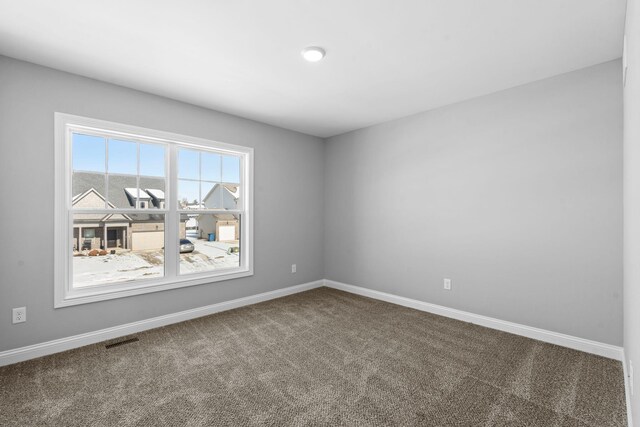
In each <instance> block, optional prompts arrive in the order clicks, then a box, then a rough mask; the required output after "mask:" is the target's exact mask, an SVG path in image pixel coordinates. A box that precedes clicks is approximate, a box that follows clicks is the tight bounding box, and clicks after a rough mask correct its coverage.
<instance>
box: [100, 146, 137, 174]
mask: <svg viewBox="0 0 640 427" xmlns="http://www.w3.org/2000/svg"><path fill="white" fill-rule="evenodd" d="M108 148H109V151H108V155H109V157H108V169H107V171H108V172H109V173H121V174H128V175H137V174H138V144H137V143H135V142H129V141H119V140H117V139H110V140H109V145H108Z"/></svg>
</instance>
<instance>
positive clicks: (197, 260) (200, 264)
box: [73, 238, 240, 287]
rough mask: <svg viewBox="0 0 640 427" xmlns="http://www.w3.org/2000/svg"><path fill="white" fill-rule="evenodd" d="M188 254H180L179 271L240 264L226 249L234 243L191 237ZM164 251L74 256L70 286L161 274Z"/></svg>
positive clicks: (208, 269) (202, 269)
mask: <svg viewBox="0 0 640 427" xmlns="http://www.w3.org/2000/svg"><path fill="white" fill-rule="evenodd" d="M190 240H191V242H193V244H194V246H195V250H194V251H193V252H191V253H186V254H180V273H181V274H189V273H201V272H203V271H211V270H217V269H219V268H232V267H238V266H239V265H240V257H239V256H238V254H237V253H235V254H227V250H228V249H229V248H231V247H235V246H237V245H238V244H237V243H223V242H209V241H206V240H197V239H193V238H192V239H190ZM163 252H164V251H162V250H155V251H123V252H119V253H118V254H114V255H111V254H109V255H103V256H74V257H73V286H74V287H86V286H94V285H104V284H110V283H119V282H127V281H131V280H138V279H151V278H158V277H163V276H164V253H163Z"/></svg>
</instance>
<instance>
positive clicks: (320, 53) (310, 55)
mask: <svg viewBox="0 0 640 427" xmlns="http://www.w3.org/2000/svg"><path fill="white" fill-rule="evenodd" d="M325 53H326V52H325V51H324V49H323V48H321V47H318V46H309V47H305V48H304V49H302V57H303V58H304V59H306V60H307V61H309V62H318V61H320V60H321V59H322V58H324V55H325Z"/></svg>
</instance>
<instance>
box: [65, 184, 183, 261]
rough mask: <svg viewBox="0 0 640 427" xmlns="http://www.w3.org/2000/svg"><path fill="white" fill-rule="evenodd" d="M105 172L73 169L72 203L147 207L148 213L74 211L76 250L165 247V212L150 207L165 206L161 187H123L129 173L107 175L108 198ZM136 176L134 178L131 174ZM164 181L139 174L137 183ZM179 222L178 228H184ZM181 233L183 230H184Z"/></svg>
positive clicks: (113, 206) (92, 207) (98, 206)
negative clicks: (105, 195)
mask: <svg viewBox="0 0 640 427" xmlns="http://www.w3.org/2000/svg"><path fill="white" fill-rule="evenodd" d="M104 179H105V178H104V175H100V174H95V173H88V172H76V173H74V176H73V191H74V192H75V193H76V194H75V195H74V196H73V198H72V205H73V206H74V207H77V208H82V209H96V208H104V206H105V203H106V204H107V206H108V207H109V208H112V209H123V208H124V209H126V208H137V209H148V210H150V211H151V212H150V213H149V214H144V215H140V214H135V215H133V214H129V215H127V214H108V215H104V214H91V213H81V214H75V215H74V220H73V224H74V225H73V247H74V249H75V250H77V251H82V250H91V249H128V250H134V251H137V250H150V249H162V248H164V234H165V233H164V215H162V214H157V213H153V211H152V210H153V209H164V191H163V190H160V189H157V188H145V189H136V188H135V187H123V186H122V185H123V184H124V183H126V182H131V181H132V178H131V177H124V176H113V175H112V176H110V177H109V184H110V189H109V192H108V194H109V201H108V202H107V201H106V199H105V197H104V195H103V194H101V193H100V192H99V191H98V190H96V187H98V188H100V189H101V190H102V191H103V192H104V187H105V183H104ZM133 180H135V178H133ZM145 184H146V185H158V186H160V185H164V180H162V179H151V178H141V179H140V185H145ZM185 226H186V225H185V223H184V221H182V222H181V223H180V229H181V230H184V229H185ZM183 235H184V233H183Z"/></svg>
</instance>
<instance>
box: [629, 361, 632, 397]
mask: <svg viewBox="0 0 640 427" xmlns="http://www.w3.org/2000/svg"><path fill="white" fill-rule="evenodd" d="M629 391H630V392H631V396H633V362H632V361H631V360H629Z"/></svg>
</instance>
